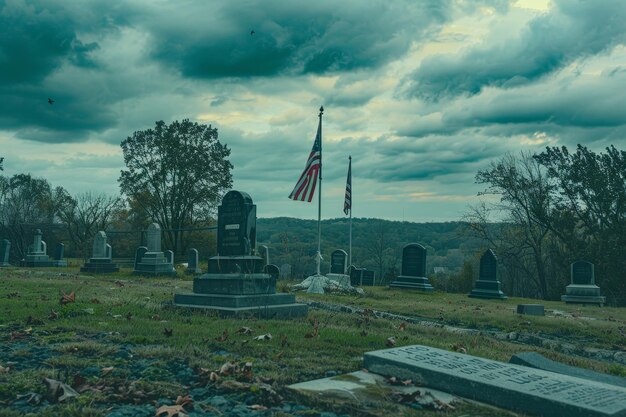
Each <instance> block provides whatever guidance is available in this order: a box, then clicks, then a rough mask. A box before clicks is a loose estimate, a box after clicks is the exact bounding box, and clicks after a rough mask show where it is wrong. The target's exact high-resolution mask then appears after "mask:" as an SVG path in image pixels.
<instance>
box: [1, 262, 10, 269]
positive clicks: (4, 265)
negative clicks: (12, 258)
mask: <svg viewBox="0 0 626 417" xmlns="http://www.w3.org/2000/svg"><path fill="white" fill-rule="evenodd" d="M7 266H11V264H10V263H8V262H0V268H3V267H7Z"/></svg>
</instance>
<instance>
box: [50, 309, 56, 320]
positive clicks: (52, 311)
mask: <svg viewBox="0 0 626 417" xmlns="http://www.w3.org/2000/svg"><path fill="white" fill-rule="evenodd" d="M58 318H59V313H57V312H56V311H54V310H51V311H50V314H49V315H48V320H56V319H58Z"/></svg>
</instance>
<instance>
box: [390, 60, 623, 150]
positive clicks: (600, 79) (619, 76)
mask: <svg viewBox="0 0 626 417" xmlns="http://www.w3.org/2000/svg"><path fill="white" fill-rule="evenodd" d="M620 68H621V67H616V68H608V69H606V70H605V71H604V72H603V73H602V74H599V75H580V74H573V75H570V76H566V77H563V78H561V79H557V80H552V81H551V82H550V83H542V84H537V85H532V86H527V87H523V88H515V89H509V90H504V91H503V90H489V91H486V92H484V93H483V94H481V95H478V96H474V97H471V98H465V99H458V100H456V101H454V102H452V103H449V104H448V105H446V106H445V109H444V110H443V112H442V113H441V116H439V117H435V118H432V117H429V116H427V115H425V116H423V117H420V118H417V120H416V121H414V122H410V123H408V124H407V125H406V126H404V127H401V128H400V129H399V131H398V133H399V134H400V135H403V136H414V137H425V136H428V135H433V134H439V135H450V134H454V133H458V132H460V131H466V132H468V133H469V132H471V129H477V128H486V129H488V130H484V132H488V133H491V134H492V135H497V136H502V135H505V136H510V135H514V134H532V133H533V132H537V131H543V132H546V133H552V134H555V135H559V136H561V135H567V131H568V130H570V129H574V128H576V129H577V132H579V134H580V132H581V131H584V130H590V131H595V132H610V131H611V129H613V128H616V127H619V126H624V125H626V113H624V111H622V109H624V108H626V97H624V95H622V94H616V91H620V89H621V88H622V86H623V85H624V84H625V83H626V72H624V71H620ZM589 137H597V135H595V134H592V133H591V132H590V136H589ZM598 139H599V137H598Z"/></svg>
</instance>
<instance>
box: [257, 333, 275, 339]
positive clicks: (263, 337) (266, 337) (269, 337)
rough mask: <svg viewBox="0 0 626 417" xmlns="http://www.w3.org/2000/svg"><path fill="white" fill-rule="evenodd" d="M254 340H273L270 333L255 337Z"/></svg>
mask: <svg viewBox="0 0 626 417" xmlns="http://www.w3.org/2000/svg"><path fill="white" fill-rule="evenodd" d="M253 340H272V335H271V334H270V333H267V334H262V335H261V336H257V337H255V338H254V339H253Z"/></svg>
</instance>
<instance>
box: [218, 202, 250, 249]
mask: <svg viewBox="0 0 626 417" xmlns="http://www.w3.org/2000/svg"><path fill="white" fill-rule="evenodd" d="M255 248H256V205H254V204H253V203H252V198H251V197H250V196H249V195H248V194H247V193H243V192H240V191H229V192H228V193H226V195H225V196H224V198H223V199H222V204H221V205H220V206H219V207H218V209H217V254H218V256H251V255H253V254H254V250H255Z"/></svg>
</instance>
